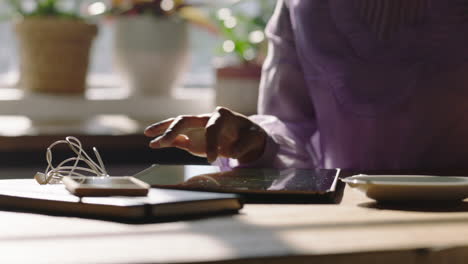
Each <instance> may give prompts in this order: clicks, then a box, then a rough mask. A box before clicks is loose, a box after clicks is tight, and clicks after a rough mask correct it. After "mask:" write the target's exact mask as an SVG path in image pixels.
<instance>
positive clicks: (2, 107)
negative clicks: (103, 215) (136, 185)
mask: <svg viewBox="0 0 468 264" xmlns="http://www.w3.org/2000/svg"><path fill="white" fill-rule="evenodd" d="M275 2H276V1H274V0H223V1H220V0H211V1H210V0H204V1H202V0H198V1H183V0H102V1H94V0H0V158H1V161H0V166H3V167H12V166H18V165H21V166H23V165H26V164H27V165H31V166H37V167H41V166H42V165H45V150H46V148H47V146H48V145H50V144H51V143H53V142H54V141H55V140H57V139H61V138H63V137H65V136H68V135H72V136H76V137H78V138H79V139H81V140H82V142H83V144H84V146H85V147H88V148H91V147H92V146H96V147H98V148H99V150H100V152H101V153H102V155H103V157H104V160H105V161H106V160H107V161H108V162H109V163H111V164H114V165H116V166H117V167H118V166H119V165H122V166H124V165H125V164H127V163H132V164H141V166H146V165H148V164H151V163H204V162H205V161H204V159H200V158H197V157H192V156H190V155H187V154H185V153H183V152H182V151H178V150H171V149H169V150H162V151H161V150H160V151H155V150H150V149H148V147H147V144H148V142H149V139H147V138H145V137H144V136H143V135H142V131H143V129H144V127H146V126H147V125H149V124H151V123H153V122H156V121H159V120H162V119H165V118H168V117H173V116H176V115H180V114H199V113H206V112H210V111H212V110H213V108H214V107H215V106H216V105H223V106H227V107H230V108H232V109H234V110H236V111H239V112H241V113H244V114H246V115H251V114H255V112H256V101H257V96H258V84H259V80H260V73H261V65H262V63H263V60H264V58H265V56H266V54H267V49H268V48H267V42H266V38H265V33H264V29H265V26H266V23H267V21H268V19H269V18H270V16H271V14H272V12H273V9H274V6H275V4H276V3H275ZM57 155H67V154H66V150H65V149H64V150H63V154H62V153H60V149H59V153H58V154H57ZM126 167H127V168H128V166H126ZM27 171H29V169H28V170H27ZM122 173H124V172H121V173H119V174H122ZM125 173H126V172H125ZM12 177H13V176H12Z"/></svg>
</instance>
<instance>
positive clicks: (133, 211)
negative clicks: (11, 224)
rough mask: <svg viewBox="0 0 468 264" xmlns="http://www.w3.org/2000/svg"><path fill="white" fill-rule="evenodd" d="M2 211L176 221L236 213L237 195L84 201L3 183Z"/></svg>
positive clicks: (169, 193)
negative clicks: (175, 219) (208, 215)
mask: <svg viewBox="0 0 468 264" xmlns="http://www.w3.org/2000/svg"><path fill="white" fill-rule="evenodd" d="M0 208H2V209H12V210H24V211H34V212H40V213H52V214H61V215H62V214H63V215H71V216H88V217H97V218H112V219H122V220H124V219H126V220H142V219H160V220H164V219H172V218H185V217H190V216H198V215H207V214H222V213H223V214H226V213H235V212H237V211H238V210H240V209H241V208H242V203H241V201H240V199H239V197H238V196H237V195H233V194H223V193H207V192H196V191H182V190H164V189H158V188H151V189H150V191H149V193H148V196H143V197H119V196H113V197H83V198H81V199H80V198H79V197H77V196H74V195H72V194H70V193H69V192H68V191H67V190H66V189H65V186H64V185H62V184H56V185H39V184H38V183H37V182H36V181H35V180H32V179H31V180H0Z"/></svg>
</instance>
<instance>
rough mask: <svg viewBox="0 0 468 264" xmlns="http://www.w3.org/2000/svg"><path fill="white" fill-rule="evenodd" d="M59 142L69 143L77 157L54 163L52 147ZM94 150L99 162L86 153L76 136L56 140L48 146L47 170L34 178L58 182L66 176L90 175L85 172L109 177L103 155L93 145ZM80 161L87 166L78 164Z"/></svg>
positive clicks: (53, 182) (40, 180) (42, 181)
mask: <svg viewBox="0 0 468 264" xmlns="http://www.w3.org/2000/svg"><path fill="white" fill-rule="evenodd" d="M59 144H67V145H68V146H69V147H70V149H71V150H72V151H73V152H74V153H75V154H76V157H72V158H68V159H65V160H64V161H62V162H60V163H59V164H58V165H57V166H56V167H55V166H54V165H53V164H52V160H53V159H52V148H53V147H54V146H56V145H59ZM93 151H94V154H95V156H96V158H97V163H96V162H94V161H93V159H92V158H91V157H90V156H89V155H88V154H87V153H86V151H85V150H84V149H83V148H82V145H81V142H80V141H79V140H78V139H77V138H76V137H66V138H65V140H58V141H55V142H54V143H52V144H51V145H50V146H49V147H48V148H47V152H46V160H47V164H48V165H47V168H46V170H45V172H44V173H42V172H38V173H36V175H35V176H34V179H36V181H37V182H38V183H39V184H57V183H60V182H61V180H62V177H64V176H75V177H88V175H85V174H83V173H92V174H94V175H93V176H98V177H108V176H109V175H108V173H107V171H106V168H105V166H104V163H103V162H102V159H101V155H99V152H98V150H97V149H96V148H95V147H93ZM80 162H82V163H84V164H85V165H87V167H83V166H78V165H79V163H80ZM70 163H72V164H70ZM98 163H99V164H98Z"/></svg>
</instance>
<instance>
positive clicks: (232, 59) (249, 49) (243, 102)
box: [214, 0, 275, 115]
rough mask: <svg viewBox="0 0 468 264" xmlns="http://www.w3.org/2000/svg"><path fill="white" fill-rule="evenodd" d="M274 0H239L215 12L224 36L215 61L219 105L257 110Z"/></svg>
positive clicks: (248, 112) (252, 112)
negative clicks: (266, 34)
mask: <svg viewBox="0 0 468 264" xmlns="http://www.w3.org/2000/svg"><path fill="white" fill-rule="evenodd" d="M274 4H275V1H271V0H259V1H249V0H244V1H237V2H236V3H235V4H234V5H232V6H230V7H223V8H221V9H218V10H217V11H216V13H215V14H214V20H215V21H216V22H217V25H218V28H219V31H220V32H221V34H222V36H223V41H222V45H221V49H220V50H221V52H222V53H223V56H222V57H221V58H218V59H217V60H216V61H215V68H216V105H222V106H226V107H229V108H231V109H233V110H235V111H238V112H241V113H243V114H247V115H250V114H255V113H256V112H257V100H258V88H259V85H260V77H261V71H262V70H261V68H262V64H263V60H264V58H265V54H266V50H267V42H266V39H265V33H264V30H265V27H266V24H267V22H268V20H269V18H270V16H271V14H272V13H273V9H274Z"/></svg>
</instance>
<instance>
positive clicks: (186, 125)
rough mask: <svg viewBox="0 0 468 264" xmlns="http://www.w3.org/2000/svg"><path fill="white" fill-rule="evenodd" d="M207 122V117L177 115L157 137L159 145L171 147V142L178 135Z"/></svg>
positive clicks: (203, 125)
mask: <svg viewBox="0 0 468 264" xmlns="http://www.w3.org/2000/svg"><path fill="white" fill-rule="evenodd" d="M207 122H208V118H207V117H198V116H180V117H177V118H176V119H175V120H174V121H173V122H172V124H171V125H170V126H169V127H168V128H167V130H166V132H164V134H163V135H162V136H161V137H160V138H158V141H159V145H160V147H171V146H172V142H173V141H174V140H175V139H176V137H177V136H178V135H181V134H185V132H187V131H189V130H192V129H194V128H203V127H205V125H206V124H207Z"/></svg>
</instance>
